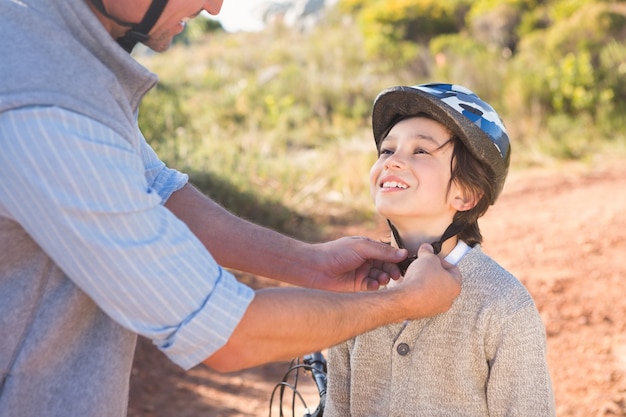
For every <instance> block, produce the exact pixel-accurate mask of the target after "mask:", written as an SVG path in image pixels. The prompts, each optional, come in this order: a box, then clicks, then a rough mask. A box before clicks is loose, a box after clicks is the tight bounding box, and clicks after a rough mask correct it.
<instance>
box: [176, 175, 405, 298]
mask: <svg viewBox="0 0 626 417" xmlns="http://www.w3.org/2000/svg"><path fill="white" fill-rule="evenodd" d="M165 206H166V207H167V208H168V209H169V210H171V211H172V212H173V213H174V214H175V215H176V216H177V217H178V218H179V219H181V220H182V221H183V222H185V223H186V224H187V226H188V227H189V228H190V229H191V231H192V232H193V233H194V234H195V235H196V236H197V237H198V238H199V239H200V241H201V242H202V243H203V244H204V245H205V246H206V247H207V249H208V250H209V252H211V255H213V257H214V258H215V259H216V260H217V262H218V263H219V264H220V265H223V266H225V267H228V268H233V269H237V270H240V271H246V272H250V273H252V274H256V275H261V276H265V277H270V278H274V279H278V280H281V281H284V282H288V283H291V284H296V285H300V286H306V287H312V288H320V289H327V290H337V291H355V290H365V289H376V288H378V287H379V286H380V285H385V284H387V282H388V281H389V279H390V278H394V279H396V278H398V277H399V276H400V271H399V269H398V268H397V267H396V265H395V263H396V262H399V261H400V260H402V259H404V258H405V257H406V251H404V250H398V249H394V248H392V247H390V246H389V245H385V244H383V243H380V242H374V241H371V240H369V239H366V238H355V237H352V238H342V239H338V240H336V241H333V242H328V243H323V244H307V243H304V242H300V241H298V240H296V239H292V238H289V237H287V236H284V235H282V234H280V233H277V232H275V231H272V230H270V229H267V228H264V227H261V226H258V225H255V224H253V223H250V222H248V221H246V220H244V219H241V218H239V217H237V216H235V215H233V214H231V213H229V212H228V211H227V210H225V209H224V208H223V207H221V206H220V205H218V204H217V203H215V202H214V201H212V200H211V199H210V198H208V197H207V196H205V195H203V194H202V193H201V192H200V191H198V190H197V189H196V188H194V187H193V186H191V185H189V184H188V185H185V186H184V187H183V188H182V189H180V190H178V191H176V192H175V193H173V194H172V196H171V197H170V198H169V199H168V200H167V202H166V203H165Z"/></svg>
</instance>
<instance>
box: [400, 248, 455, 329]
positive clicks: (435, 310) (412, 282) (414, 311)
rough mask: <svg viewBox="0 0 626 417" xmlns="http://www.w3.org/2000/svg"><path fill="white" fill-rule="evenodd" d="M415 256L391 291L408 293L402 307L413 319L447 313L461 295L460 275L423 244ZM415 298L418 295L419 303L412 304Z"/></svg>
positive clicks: (453, 267)
mask: <svg viewBox="0 0 626 417" xmlns="http://www.w3.org/2000/svg"><path fill="white" fill-rule="evenodd" d="M417 254H418V257H417V259H416V260H415V261H413V263H411V265H410V266H409V268H408V269H407V271H406V274H405V276H404V278H403V279H402V280H401V282H399V283H398V284H396V285H395V286H394V287H393V289H390V291H395V290H401V291H405V292H406V293H407V296H406V297H405V298H406V300H407V304H406V305H405V307H406V308H407V309H408V311H410V315H409V318H412V319H413V318H414V319H419V318H423V317H425V316H432V315H435V314H439V313H443V312H445V311H448V310H449V309H450V307H451V306H452V302H453V301H454V299H455V298H456V297H457V296H458V295H459V294H460V292H461V273H460V272H459V270H458V269H457V268H456V267H455V266H453V265H451V264H449V263H448V262H446V261H444V260H442V259H441V258H439V257H438V256H437V255H435V254H434V253H433V248H432V246H431V245H429V244H423V245H422V246H420V248H419V251H418V253H417ZM416 294H419V299H418V301H415V297H416Z"/></svg>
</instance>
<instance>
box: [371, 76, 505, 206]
mask: <svg viewBox="0 0 626 417" xmlns="http://www.w3.org/2000/svg"><path fill="white" fill-rule="evenodd" d="M419 113H426V114H429V115H430V116H431V117H433V118H434V119H435V120H437V121H438V122H440V123H442V124H443V125H444V126H446V127H447V128H448V129H450V130H451V131H452V132H453V133H454V134H456V135H457V137H458V138H459V139H460V140H461V141H462V142H463V143H464V144H465V145H466V146H467V147H468V149H469V150H470V152H471V153H472V154H473V155H474V156H475V157H476V158H478V159H479V160H480V161H482V162H483V163H485V164H487V165H488V166H490V167H491V168H492V170H493V171H494V175H495V177H494V181H495V183H496V185H497V192H496V196H495V197H497V195H498V194H499V193H500V192H501V191H502V188H503V187H504V181H505V178H506V176H507V173H508V168H509V162H510V156H511V144H510V141H509V135H508V133H507V131H506V128H505V126H504V123H503V122H502V120H501V119H500V116H498V113H496V111H495V110H494V109H493V107H491V106H490V105H489V104H487V103H486V102H485V101H483V100H481V99H480V98H479V97H478V96H477V95H476V94H474V93H473V92H472V91H470V90H469V89H467V88H465V87H462V86H460V85H455V84H439V83H433V84H420V85H415V86H411V87H409V86H396V87H391V88H388V89H386V90H384V91H382V92H381V93H380V94H379V95H378V97H376V100H374V107H373V109H372V129H373V131H374V140H375V141H376V146H379V145H380V142H381V141H382V140H383V139H384V137H383V136H384V135H385V133H386V132H387V131H388V129H389V128H390V127H391V126H392V125H393V124H394V123H395V122H396V121H397V120H398V119H399V118H402V117H406V116H412V115H416V114H419ZM495 197H494V201H495ZM492 203H493V202H492Z"/></svg>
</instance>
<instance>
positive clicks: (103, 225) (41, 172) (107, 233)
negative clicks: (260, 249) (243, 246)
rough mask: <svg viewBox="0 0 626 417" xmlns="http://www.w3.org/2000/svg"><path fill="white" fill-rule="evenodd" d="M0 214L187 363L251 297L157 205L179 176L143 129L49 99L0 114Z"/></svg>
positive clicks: (229, 325) (127, 322)
mask: <svg viewBox="0 0 626 417" xmlns="http://www.w3.org/2000/svg"><path fill="white" fill-rule="evenodd" d="M0 137H2V138H3V139H2V142H3V149H2V152H1V153H0V178H2V181H0V215H2V216H6V217H9V218H11V219H13V220H14V221H16V222H18V223H19V224H20V225H21V226H22V227H23V228H24V229H25V230H26V231H27V232H28V233H29V234H30V235H31V237H32V238H33V239H34V240H35V241H36V242H37V243H38V244H39V245H40V246H41V248H42V250H44V251H45V252H46V253H47V254H48V255H49V256H50V258H52V260H53V261H54V262H55V263H56V264H57V265H58V266H59V267H60V268H61V269H62V270H63V271H64V272H65V273H66V274H67V275H68V277H69V278H70V279H71V280H72V281H73V282H74V283H75V284H76V285H77V286H78V287H80V288H81V289H82V290H83V291H84V292H85V293H87V294H88V295H89V296H90V297H91V298H92V299H93V300H94V301H95V302H96V303H97V304H98V306H99V307H100V308H101V309H102V310H104V311H105V312H106V313H107V314H108V315H109V316H110V317H111V318H112V319H113V320H115V321H117V322H118V323H119V324H121V325H122V326H124V327H126V328H128V329H130V330H132V331H134V332H136V333H138V334H141V335H143V336H146V337H148V338H150V339H152V340H153V341H154V343H155V344H156V345H157V346H159V348H160V349H162V350H163V351H164V352H165V353H166V354H167V355H168V356H169V357H170V359H172V360H173V361H174V362H175V363H177V364H179V365H180V366H182V367H183V368H191V367H193V366H194V365H196V364H198V363H199V362H201V361H202V360H203V359H205V358H206V357H208V356H210V355H211V354H212V353H213V352H215V351H216V350H217V349H219V348H220V347H221V346H223V345H224V343H225V342H226V341H227V340H228V338H229V337H230V335H231V333H232V331H233V330H234V328H235V327H236V326H237V324H238V323H239V321H240V319H241V317H242V315H243V314H244V312H245V310H246V309H247V307H248V305H249V303H250V302H251V300H252V299H253V297H254V292H253V291H252V289H250V288H249V287H247V286H245V285H243V284H241V283H239V282H237V280H236V279H235V278H234V277H233V276H232V274H230V273H229V272H228V271H227V270H225V269H223V268H221V267H220V266H219V265H218V264H217V263H216V262H215V260H214V259H213V258H212V256H211V255H210V254H209V252H208V251H207V250H206V248H205V247H204V246H203V245H202V243H201V242H200V241H199V240H198V239H197V238H196V237H195V235H193V233H192V232H191V231H190V230H189V229H188V228H187V227H186V225H185V224H184V223H183V222H181V221H180V220H179V219H178V218H176V217H175V216H174V215H173V214H172V213H171V212H170V211H169V210H167V209H166V208H165V207H164V206H163V204H162V203H163V202H164V201H165V200H166V199H167V198H168V197H169V195H171V193H172V192H174V191H175V190H176V189H178V188H180V187H182V185H184V183H185V182H186V177H184V176H182V174H180V173H177V172H176V171H175V170H170V169H167V168H166V167H165V165H164V164H163V163H162V162H161V161H159V160H158V158H156V155H154V153H153V152H152V150H151V149H149V147H148V145H147V144H146V143H145V140H144V139H143V137H141V136H140V137H139V140H136V139H137V138H133V140H134V142H133V141H132V140H131V141H129V140H127V139H125V138H122V137H121V136H120V135H119V134H117V133H116V132H114V131H113V130H111V129H109V128H107V127H106V126H104V125H102V124H100V123H98V122H95V121H94V120H91V119H89V118H86V117H84V116H81V115H79V114H76V113H72V112H69V111H66V110H62V109H59V108H55V107H30V108H23V109H18V110H13V111H10V112H6V113H2V114H0Z"/></svg>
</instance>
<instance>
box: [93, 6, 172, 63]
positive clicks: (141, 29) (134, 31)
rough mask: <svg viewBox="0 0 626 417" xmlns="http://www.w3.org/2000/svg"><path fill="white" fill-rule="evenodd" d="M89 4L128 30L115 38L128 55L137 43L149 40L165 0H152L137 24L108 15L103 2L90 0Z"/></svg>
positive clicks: (163, 7)
mask: <svg viewBox="0 0 626 417" xmlns="http://www.w3.org/2000/svg"><path fill="white" fill-rule="evenodd" d="M91 3H92V4H93V5H94V7H95V8H96V9H98V11H99V12H100V13H102V15H104V16H106V17H107V18H108V19H111V20H112V21H114V22H115V23H117V24H118V25H121V26H127V27H129V28H130V29H129V30H128V32H126V34H125V35H124V36H122V37H120V38H117V43H118V44H120V46H121V47H122V48H124V50H125V51H126V52H128V53H130V52H131V51H132V50H133V48H134V47H135V45H137V43H138V42H146V41H147V40H148V39H149V36H148V33H150V30H152V27H153V26H154V24H155V23H156V22H157V20H159V17H161V13H163V9H165V5H166V4H167V0H152V3H151V4H150V7H149V8H148V11H147V12H146V14H145V15H144V17H143V19H142V20H141V22H139V23H130V22H126V21H124V20H120V19H118V18H117V17H115V16H112V15H110V14H109V12H107V11H106V8H105V7H104V3H103V0H91Z"/></svg>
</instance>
